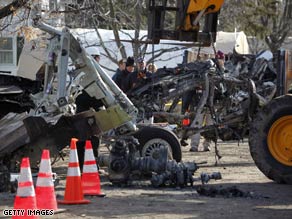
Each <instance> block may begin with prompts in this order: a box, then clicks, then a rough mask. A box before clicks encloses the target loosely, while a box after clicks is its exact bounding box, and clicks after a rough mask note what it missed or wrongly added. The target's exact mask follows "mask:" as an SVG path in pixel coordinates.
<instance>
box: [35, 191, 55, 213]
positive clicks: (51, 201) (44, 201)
mask: <svg viewBox="0 0 292 219" xmlns="http://www.w3.org/2000/svg"><path fill="white" fill-rule="evenodd" d="M35 193H36V200H37V207H38V209H52V210H57V209H58V207H57V201H56V196H55V189H54V187H36V189H35Z"/></svg>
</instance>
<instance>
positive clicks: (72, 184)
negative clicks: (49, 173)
mask: <svg viewBox="0 0 292 219" xmlns="http://www.w3.org/2000/svg"><path fill="white" fill-rule="evenodd" d="M58 203H59V204H67V205H74V204H88V203H90V201H89V200H86V199H83V191H82V185H81V177H75V176H67V178H66V189H65V194H64V200H58Z"/></svg>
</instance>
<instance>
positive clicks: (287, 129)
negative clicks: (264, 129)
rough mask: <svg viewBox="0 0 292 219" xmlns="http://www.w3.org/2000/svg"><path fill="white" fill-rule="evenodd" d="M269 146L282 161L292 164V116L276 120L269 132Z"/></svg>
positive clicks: (271, 151)
mask: <svg viewBox="0 0 292 219" xmlns="http://www.w3.org/2000/svg"><path fill="white" fill-rule="evenodd" d="M268 148H269V151H270V153H271V154H272V156H273V157H274V158H275V159H276V160H277V161H279V162H280V163H282V164H284V165H287V166H292V116H283V117H281V118H279V119H278V120H276V121H275V122H274V123H273V125H272V126H271V128H270V130H269V133H268Z"/></svg>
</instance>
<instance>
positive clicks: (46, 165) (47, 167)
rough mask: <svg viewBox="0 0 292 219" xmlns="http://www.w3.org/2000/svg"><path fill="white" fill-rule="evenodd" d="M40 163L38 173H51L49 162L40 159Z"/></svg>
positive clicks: (48, 160)
mask: <svg viewBox="0 0 292 219" xmlns="http://www.w3.org/2000/svg"><path fill="white" fill-rule="evenodd" d="M41 162H42V164H43V165H41V166H40V173H51V172H52V168H51V160H50V159H43V158H42V160H41Z"/></svg>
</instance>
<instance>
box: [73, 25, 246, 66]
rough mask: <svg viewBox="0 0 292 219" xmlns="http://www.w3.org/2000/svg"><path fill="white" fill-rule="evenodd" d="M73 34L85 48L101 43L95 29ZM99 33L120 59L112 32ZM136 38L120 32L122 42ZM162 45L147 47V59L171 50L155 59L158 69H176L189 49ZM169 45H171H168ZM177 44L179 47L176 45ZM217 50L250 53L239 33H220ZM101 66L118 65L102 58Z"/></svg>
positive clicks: (204, 50)
mask: <svg viewBox="0 0 292 219" xmlns="http://www.w3.org/2000/svg"><path fill="white" fill-rule="evenodd" d="M71 31H72V33H73V34H74V35H75V36H77V37H78V38H79V39H80V40H81V42H82V43H83V45H84V47H88V46H93V45H99V44H100V41H99V39H98V37H97V34H96V31H95V30H94V29H74V30H71ZM99 33H100V35H101V37H102V39H103V41H104V44H105V46H106V47H107V48H109V49H110V52H111V54H112V55H113V56H114V57H115V58H116V59H120V58H121V57H120V54H119V50H118V48H117V46H116V43H115V42H114V35H113V32H112V31H111V30H104V29H99ZM146 35H147V31H141V32H140V37H141V36H146ZM130 36H131V37H132V36H134V31H133V30H122V31H120V38H121V39H122V40H130V39H131V37H130ZM160 42H161V43H160V44H157V45H154V48H153V47H152V45H151V44H149V45H148V47H147V52H146V54H145V59H146V60H148V59H150V58H151V56H152V50H153V49H154V51H159V50H162V49H163V50H168V49H171V48H173V49H174V48H176V49H174V50H175V51H171V52H166V53H164V54H162V55H161V56H160V57H158V58H157V59H155V64H156V65H157V66H158V68H161V67H163V66H167V67H175V66H177V64H179V63H182V58H183V52H184V50H185V49H187V48H186V47H185V46H184V45H179V44H182V43H186V42H178V41H171V40H161V41H160ZM122 43H123V44H124V46H125V48H126V51H127V54H128V55H129V56H131V55H132V54H133V52H132V45H131V43H129V42H122ZM167 43H171V45H170V44H167ZM175 43H177V44H178V45H174V44H175ZM215 45H216V49H217V50H221V51H223V52H224V53H226V54H227V53H229V52H232V51H233V49H234V48H235V49H236V51H237V52H238V53H242V54H248V53H249V46H248V42H247V38H246V35H245V34H244V32H237V33H227V32H218V33H217V40H216V44H215ZM99 50H100V51H101V55H102V54H105V51H104V50H103V49H102V48H101V47H99ZM188 50H192V51H197V50H198V47H195V48H188ZM201 52H202V53H207V54H212V53H214V52H213V49H212V47H207V48H201ZM100 63H101V65H103V66H106V67H107V68H110V69H116V68H117V65H116V64H115V63H113V62H112V61H111V60H109V59H107V58H105V57H101V60H100Z"/></svg>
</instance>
